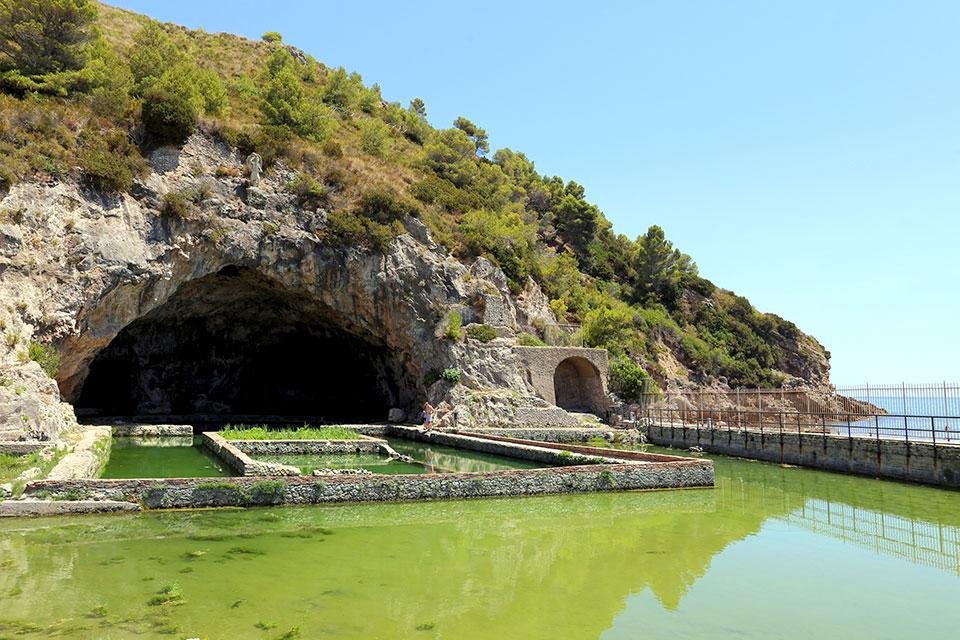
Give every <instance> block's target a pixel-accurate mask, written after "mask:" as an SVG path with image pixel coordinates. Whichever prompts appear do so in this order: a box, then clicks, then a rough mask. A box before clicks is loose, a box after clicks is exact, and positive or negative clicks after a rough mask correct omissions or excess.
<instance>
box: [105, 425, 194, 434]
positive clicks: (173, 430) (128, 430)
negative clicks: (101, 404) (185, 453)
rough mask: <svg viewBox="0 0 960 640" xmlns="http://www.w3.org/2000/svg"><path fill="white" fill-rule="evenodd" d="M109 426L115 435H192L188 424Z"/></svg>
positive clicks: (190, 426) (191, 427) (191, 429)
mask: <svg viewBox="0 0 960 640" xmlns="http://www.w3.org/2000/svg"><path fill="white" fill-rule="evenodd" d="M111 428H112V429H113V435H114V436H115V437H131V436H137V437H147V436H150V437H152V436H190V437H192V436H193V426H192V425H189V424H115V425H111Z"/></svg>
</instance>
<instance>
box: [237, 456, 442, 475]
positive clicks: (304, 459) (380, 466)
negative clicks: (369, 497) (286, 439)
mask: <svg viewBox="0 0 960 640" xmlns="http://www.w3.org/2000/svg"><path fill="white" fill-rule="evenodd" d="M253 457H254V458H256V459H257V460H263V461H264V462H279V463H281V464H292V465H293V466H295V467H299V468H300V471H302V472H303V473H304V474H306V475H310V474H312V473H313V472H314V470H315V469H366V470H367V471H372V472H373V473H382V474H386V475H394V474H405V473H426V472H427V470H426V468H424V467H423V465H419V464H411V463H409V462H402V461H400V460H393V459H391V458H390V457H389V456H386V455H379V454H376V453H337V454H323V455H316V454H308V453H305V454H282V455H255V456H253Z"/></svg>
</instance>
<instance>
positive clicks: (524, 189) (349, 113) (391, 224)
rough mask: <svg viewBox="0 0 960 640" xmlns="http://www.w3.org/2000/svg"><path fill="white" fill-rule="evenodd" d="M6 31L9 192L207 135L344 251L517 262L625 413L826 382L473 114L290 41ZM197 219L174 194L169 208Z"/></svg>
mask: <svg viewBox="0 0 960 640" xmlns="http://www.w3.org/2000/svg"><path fill="white" fill-rule="evenodd" d="M0 31H2V33H0V90H2V93H0V157H2V158H3V161H2V165H0V189H8V188H9V187H10V186H11V185H12V184H14V183H16V182H17V181H25V180H31V181H38V180H48V179H62V178H66V177H71V176H72V177H77V178H79V179H82V180H83V181H85V182H86V183H87V184H89V185H90V186H92V187H94V188H96V189H98V190H102V191H115V192H123V191H126V190H128V189H130V188H131V186H132V184H133V182H134V180H135V179H136V178H137V177H138V176H139V175H142V174H144V172H145V171H146V170H147V168H146V167H147V164H146V161H145V159H144V157H145V155H146V154H148V153H149V151H150V150H151V149H152V148H155V147H157V146H159V145H167V144H181V143H183V142H184V141H185V140H186V138H187V137H188V136H190V135H191V134H192V133H194V132H195V131H196V130H197V128H198V127H199V128H200V129H201V130H202V131H204V132H205V133H206V134H207V135H211V136H215V137H218V138H220V139H222V140H224V141H225V142H227V143H229V144H230V145H232V146H233V147H235V148H237V149H239V150H240V151H241V152H244V153H248V152H252V151H256V152H258V153H259V154H260V155H261V156H262V157H263V160H264V163H265V165H266V166H267V170H268V171H269V170H270V169H269V168H270V167H271V166H273V165H275V164H276V163H283V164H284V165H285V166H287V167H288V168H292V169H294V170H295V171H297V172H298V175H299V177H298V178H297V179H296V180H294V181H293V182H292V183H291V184H290V185H289V187H290V189H291V190H293V191H294V192H295V193H296V194H297V196H298V199H299V200H300V201H301V202H302V203H304V204H305V205H309V206H315V207H323V208H324V209H326V210H327V211H328V212H329V215H328V226H327V228H326V229H325V230H323V235H324V237H325V238H327V239H328V240H329V241H330V242H338V243H341V242H351V243H355V244H357V245H360V246H363V247H366V248H367V250H369V251H381V250H383V249H384V248H385V247H386V246H387V245H388V244H389V242H390V240H391V238H392V237H394V236H395V235H396V234H397V233H400V232H401V231H402V226H401V225H400V224H399V222H398V221H399V220H400V219H402V218H403V216H406V215H414V216H418V217H420V218H421V219H422V220H423V221H424V222H425V223H426V224H427V225H428V226H429V228H430V229H431V231H432V232H433V234H434V236H435V238H436V239H437V241H438V242H440V243H442V244H443V245H445V246H446V247H448V248H449V250H450V251H451V252H453V253H454V254H455V255H456V256H458V257H460V258H462V259H465V260H467V259H470V258H472V257H474V256H485V257H487V258H488V259H490V260H491V261H493V262H495V263H496V264H497V265H499V266H500V267H501V268H502V269H503V271H504V272H505V274H506V275H507V277H508V279H509V282H510V285H511V287H512V288H514V289H515V291H517V292H519V291H521V290H522V289H523V288H524V285H525V284H526V282H527V281H528V279H529V278H532V279H533V280H535V281H536V282H537V283H539V285H540V287H541V288H542V289H543V291H544V292H545V293H546V294H547V296H549V298H550V304H551V307H552V308H553V310H554V312H555V313H556V315H557V317H558V319H559V320H560V321H561V322H570V323H582V325H583V329H582V331H583V338H584V341H585V343H586V344H587V345H589V346H601V347H606V348H607V349H609V350H610V352H611V354H612V356H613V367H612V370H613V379H614V380H613V381H614V386H615V388H616V389H617V390H618V391H619V392H620V393H621V395H623V396H625V397H631V396H633V395H635V394H636V392H637V388H638V386H639V385H640V384H641V383H642V382H643V381H644V380H645V379H646V376H647V374H650V375H652V376H653V377H654V378H656V379H658V380H659V381H660V382H661V384H662V383H663V382H664V381H665V380H667V379H673V378H677V377H690V379H691V380H692V381H694V382H698V383H702V384H707V383H711V382H716V381H719V382H721V383H722V382H726V383H728V384H729V385H731V386H738V385H739V386H777V385H780V384H782V383H783V381H784V380H785V379H786V376H785V374H787V375H790V376H799V377H806V378H808V379H810V378H818V379H812V380H810V381H811V382H814V383H818V384H819V383H823V382H825V381H826V380H825V377H826V373H825V371H826V369H825V362H826V358H827V357H828V356H827V355H826V353H825V351H824V350H823V348H822V347H821V346H820V345H819V344H818V343H817V342H816V341H815V340H813V339H812V338H810V337H809V336H806V335H805V334H803V333H801V332H800V331H799V330H798V329H797V327H796V326H795V325H794V324H793V323H791V322H788V321H786V320H783V319H781V318H779V317H778V316H776V315H772V314H765V313H760V312H758V311H757V310H756V309H754V308H753V306H751V304H750V303H749V301H747V300H746V299H745V298H743V297H740V296H737V295H736V294H734V293H732V292H730V291H726V290H723V289H720V288H718V287H716V286H715V285H714V284H713V283H712V282H710V281H709V280H706V279H705V278H703V277H701V276H700V275H699V273H698V271H697V267H696V264H695V263H694V261H693V260H692V259H691V258H690V256H688V255H686V254H684V253H682V252H681V251H679V250H678V249H677V248H675V247H674V246H673V245H672V244H671V242H670V241H669V240H668V239H667V238H666V237H665V235H664V231H663V229H662V228H661V227H659V226H651V227H650V229H649V230H648V231H647V232H646V233H645V234H644V235H643V236H641V237H639V238H637V239H630V238H628V237H626V236H624V235H622V234H617V233H615V232H614V231H613V229H612V228H611V224H610V222H609V221H608V220H607V218H606V217H605V216H604V215H603V213H602V212H601V211H600V210H599V209H598V208H597V207H596V206H595V205H594V204H591V203H590V201H589V200H588V199H587V197H586V193H585V189H584V187H583V186H582V185H580V184H578V183H577V182H575V181H573V180H565V179H563V178H561V177H558V176H545V175H541V174H540V173H538V171H537V170H536V167H535V165H534V163H533V162H532V161H531V160H530V159H529V158H527V157H526V156H525V155H524V154H523V153H521V152H519V151H514V150H511V149H508V148H504V149H499V150H496V151H495V152H491V150H490V148H489V144H488V137H487V133H486V131H484V129H483V128H481V127H480V126H478V125H477V124H475V123H473V122H471V121H470V120H468V119H467V118H465V117H461V118H458V119H457V120H456V122H454V123H453V126H451V127H449V128H443V129H438V128H435V127H434V126H432V125H431V124H430V122H429V121H428V120H427V106H426V105H425V104H424V103H423V101H421V100H419V99H415V100H413V101H411V102H410V104H409V105H407V106H403V105H401V104H399V103H395V102H389V101H387V100H386V99H385V98H384V97H383V96H382V95H381V93H380V89H379V87H378V86H377V85H376V84H372V85H368V84H365V83H364V81H363V80H362V78H361V77H360V76H359V75H358V74H356V73H350V72H348V71H347V70H345V69H342V68H339V69H332V68H329V67H327V66H325V65H324V64H322V63H321V62H318V61H317V60H314V59H313V58H312V57H310V56H308V55H305V54H304V53H303V52H301V51H299V50H298V49H295V48H293V47H291V46H288V45H286V44H285V43H283V40H282V36H281V35H280V34H277V33H266V34H264V36H263V39H262V40H261V41H258V42H253V41H250V40H247V39H244V38H240V37H237V36H233V35H229V34H210V33H206V32H204V31H191V30H188V29H185V28H182V27H179V26H176V25H171V24H159V23H157V22H155V21H152V20H150V19H148V18H146V17H144V16H139V15H136V14H133V13H130V12H126V11H123V10H119V9H116V8H112V7H108V6H105V5H100V4H95V3H92V2H89V1H87V0H0ZM0 193H3V191H0ZM187 205H188V203H186V202H182V201H177V199H176V198H171V199H170V201H169V202H168V203H167V205H166V207H165V210H166V211H167V212H168V213H171V214H180V215H183V214H186V212H187V211H188V206H187ZM3 215H4V214H3V213H2V212H0V217H2V216H3ZM528 339H530V338H528ZM534 340H535V338H534ZM817 362H822V363H824V366H819V365H816V364H815V363H817ZM811 363H814V364H813V365H811ZM811 371H813V372H815V374H811V373H810V372H811Z"/></svg>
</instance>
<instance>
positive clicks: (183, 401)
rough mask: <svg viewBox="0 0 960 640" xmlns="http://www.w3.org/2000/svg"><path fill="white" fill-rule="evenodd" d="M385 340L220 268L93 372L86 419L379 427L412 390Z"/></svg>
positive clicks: (124, 338)
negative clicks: (267, 419) (290, 419)
mask: <svg viewBox="0 0 960 640" xmlns="http://www.w3.org/2000/svg"><path fill="white" fill-rule="evenodd" d="M412 380H413V378H412V376H409V375H407V374H406V371H405V367H404V365H403V363H402V362H401V358H400V356H399V355H398V354H396V353H395V351H394V350H391V349H388V348H387V346H386V344H385V340H384V336H377V335H371V334H370V333H369V332H367V331H364V330H362V329H361V328H359V327H357V326H355V325H354V324H353V323H352V322H351V319H350V318H348V317H345V316H344V315H343V314H339V313H338V312H337V311H336V310H335V309H332V308H330V307H329V306H326V305H324V304H323V303H321V302H319V301H318V300H317V299H316V296H313V295H310V294H309V293H308V292H305V291H299V290H293V289H290V288H288V287H286V286H284V285H283V284H281V283H280V282H278V281H276V280H275V279H273V278H271V277H268V276H265V275H263V274H261V273H259V272H257V271H255V270H253V269H247V268H238V267H233V266H229V267H225V268H223V269H221V270H220V271H219V272H217V273H214V274H211V275H207V276H203V277H200V278H197V279H194V280H190V281H188V282H186V283H184V284H182V285H181V286H180V287H179V288H178V289H177V290H176V291H175V292H174V293H173V294H172V295H171V296H170V297H169V299H167V300H166V301H165V302H163V303H162V304H160V305H159V306H157V307H155V308H154V309H152V310H151V311H150V312H149V313H147V314H145V315H144V316H142V317H140V318H137V319H136V320H134V321H132V322H131V323H129V324H128V325H127V326H126V327H124V328H123V329H122V330H121V331H120V332H119V333H118V334H117V335H116V336H115V337H114V338H113V340H112V341H111V342H110V343H109V345H107V346H106V347H105V348H104V349H102V350H101V351H100V352H99V353H98V354H97V355H96V356H95V357H94V358H93V360H92V362H91V363H90V367H89V371H88V373H87V375H86V376H85V378H84V380H83V382H82V385H81V386H79V387H78V388H79V391H78V392H77V393H76V397H75V398H73V400H74V405H75V407H76V408H77V411H78V413H81V414H83V415H88V416H89V415H123V416H127V415H139V416H146V415H208V416H218V417H221V418H224V419H228V418H229V416H235V415H247V416H250V415H260V416H268V415H269V416H310V417H312V418H315V419H320V420H324V421H328V422H336V421H357V422H359V421H373V420H376V421H380V420H384V419H385V418H386V415H387V412H388V410H389V408H390V407H392V406H401V407H402V406H406V405H408V404H410V403H411V402H412V401H413V399H414V394H415V393H416V388H415V385H414V384H413V382H412Z"/></svg>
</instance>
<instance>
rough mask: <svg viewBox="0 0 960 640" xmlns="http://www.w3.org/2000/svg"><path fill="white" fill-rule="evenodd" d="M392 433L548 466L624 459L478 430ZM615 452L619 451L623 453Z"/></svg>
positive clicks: (402, 430)
mask: <svg viewBox="0 0 960 640" xmlns="http://www.w3.org/2000/svg"><path fill="white" fill-rule="evenodd" d="M389 433H390V435H396V436H400V437H402V438H406V439H408V440H417V441H419V442H432V443H436V444H442V445H445V446H448V447H457V448H458V449H467V450H469V451H479V452H481V453H491V454H493V455H498V456H504V457H507V458H517V459H519V460H529V461H531V462H539V463H541V464H548V465H578V464H602V463H610V462H618V461H622V460H614V459H613V458H610V457H606V458H604V457H603V456H608V455H609V454H612V453H613V451H612V450H610V449H596V450H595V451H594V452H592V453H590V454H583V453H578V452H575V451H574V450H575V449H576V447H569V446H549V445H546V444H545V443H541V442H535V441H532V440H519V439H510V438H496V437H487V436H486V435H485V434H479V433H477V434H467V433H446V432H442V431H421V430H419V429H414V428H412V427H391V428H390V430H389ZM616 453H617V454H619V453H620V452H616ZM618 457H620V458H622V459H624V460H626V459H631V458H628V457H627V456H619V455H618Z"/></svg>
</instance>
